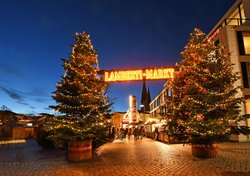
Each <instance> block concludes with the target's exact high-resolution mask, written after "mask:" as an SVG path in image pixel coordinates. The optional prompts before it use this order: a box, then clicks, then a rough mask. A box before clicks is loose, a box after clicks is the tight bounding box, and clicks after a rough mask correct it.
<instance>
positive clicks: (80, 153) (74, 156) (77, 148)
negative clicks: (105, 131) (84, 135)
mask: <svg viewBox="0 0 250 176" xmlns="http://www.w3.org/2000/svg"><path fill="white" fill-rule="evenodd" d="M91 158H92V140H86V141H70V142H69V143H68V151H67V159H68V160H69V161H83V160H87V159H91Z"/></svg>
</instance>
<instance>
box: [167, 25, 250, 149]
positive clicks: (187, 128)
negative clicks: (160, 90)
mask: <svg viewBox="0 0 250 176" xmlns="http://www.w3.org/2000/svg"><path fill="white" fill-rule="evenodd" d="M228 58H229V57H228V55H227V54H226V53H225V50H224V48H223V46H222V45H221V44H219V45H215V44H214V43H213V42H212V41H208V40H206V41H205V34H204V33H203V32H202V31H201V30H199V29H195V30H194V32H193V33H192V34H191V35H190V38H189V42H188V44H187V45H186V47H185V48H184V51H183V52H182V53H181V59H182V61H181V63H178V64H177V65H176V70H175V75H174V79H173V80H172V82H171V86H172V91H173V101H172V106H173V119H172V122H171V124H172V133H173V134H174V135H175V137H177V138H178V139H179V140H182V141H186V142H190V143H191V144H204V145H212V144H213V143H214V142H220V141H224V140H227V139H228V138H229V137H230V135H231V134H239V133H243V134H248V133H249V128H248V127H246V126H239V125H238V123H239V122H240V121H243V120H246V119H247V118H248V117H249V116H248V115H243V116H242V115H240V105H241V104H242V103H243V98H242V97H239V96H237V93H238V91H240V87H235V86H234V83H235V82H236V81H237V80H238V79H239V77H238V75H237V74H236V73H233V67H232V64H231V63H230V61H229V60H228Z"/></svg>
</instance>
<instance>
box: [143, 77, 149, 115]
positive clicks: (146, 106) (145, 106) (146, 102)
mask: <svg viewBox="0 0 250 176" xmlns="http://www.w3.org/2000/svg"><path fill="white" fill-rule="evenodd" d="M150 102H151V96H150V91H149V88H148V91H147V87H146V82H145V80H143V84H142V94H141V111H142V112H149V111H150V107H149V103H150Z"/></svg>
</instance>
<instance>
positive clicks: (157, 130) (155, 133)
mask: <svg viewBox="0 0 250 176" xmlns="http://www.w3.org/2000/svg"><path fill="white" fill-rule="evenodd" d="M154 135H155V136H154V140H158V136H159V129H158V127H156V128H155V131H154Z"/></svg>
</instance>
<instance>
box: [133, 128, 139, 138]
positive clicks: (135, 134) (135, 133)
mask: <svg viewBox="0 0 250 176" xmlns="http://www.w3.org/2000/svg"><path fill="white" fill-rule="evenodd" d="M138 137H139V130H138V128H137V127H135V129H134V140H135V141H137V140H138Z"/></svg>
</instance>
